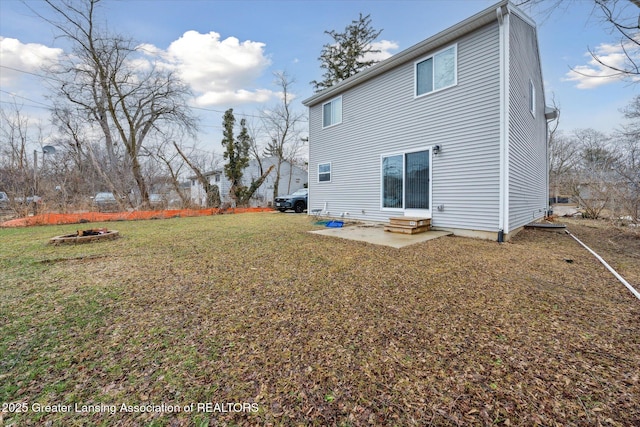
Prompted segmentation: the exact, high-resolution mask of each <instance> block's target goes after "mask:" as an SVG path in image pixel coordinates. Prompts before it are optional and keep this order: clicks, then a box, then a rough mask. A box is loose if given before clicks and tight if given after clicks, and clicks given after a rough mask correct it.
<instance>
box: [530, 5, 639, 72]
mask: <svg viewBox="0 0 640 427" xmlns="http://www.w3.org/2000/svg"><path fill="white" fill-rule="evenodd" d="M574 1H575V0H574ZM592 1H593V6H594V15H596V16H598V17H599V18H600V19H601V20H602V21H603V23H604V25H605V26H606V27H607V28H608V30H609V31H610V32H611V34H613V35H614V36H615V37H616V38H617V43H618V44H619V46H620V51H621V54H622V56H623V57H624V60H623V61H622V62H621V63H617V62H616V63H614V62H610V61H609V60H608V59H606V58H605V57H603V56H602V55H600V54H599V53H598V52H597V51H596V50H594V49H593V48H591V47H587V49H588V51H589V53H590V54H591V56H592V57H593V59H594V60H595V61H596V62H597V63H599V64H600V65H602V66H603V67H605V68H607V69H608V70H610V72H611V74H609V75H608V76H606V77H621V78H624V79H627V80H629V81H630V82H632V83H635V82H638V81H640V79H638V78H637V77H638V76H640V64H638V61H640V37H639V32H640V13H639V11H640V1H638V0H592ZM572 3H573V2H572V1H567V0H522V1H520V2H519V3H518V5H528V6H530V7H533V8H538V10H539V11H540V13H541V14H542V15H543V16H549V15H551V14H552V13H554V12H556V11H557V10H558V9H562V10H564V11H570V10H571V4H572ZM573 71H575V72H576V73H578V74H582V75H585V76H588V77H603V76H593V75H590V74H589V73H587V72H582V71H578V70H576V69H574V70H573Z"/></svg>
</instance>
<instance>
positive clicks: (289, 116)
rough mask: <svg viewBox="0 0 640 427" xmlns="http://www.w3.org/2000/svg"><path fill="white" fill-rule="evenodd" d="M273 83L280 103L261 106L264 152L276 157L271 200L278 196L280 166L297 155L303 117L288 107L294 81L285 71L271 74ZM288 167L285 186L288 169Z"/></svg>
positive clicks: (290, 106)
mask: <svg viewBox="0 0 640 427" xmlns="http://www.w3.org/2000/svg"><path fill="white" fill-rule="evenodd" d="M274 76H275V82H276V84H277V85H278V87H279V88H280V90H281V91H280V102H279V103H278V104H276V105H274V106H273V107H271V108H267V109H265V110H264V111H263V112H262V114H263V119H262V120H263V126H264V129H265V132H266V134H267V135H268V138H269V140H270V142H269V143H268V144H267V147H266V148H265V154H267V155H269V156H273V157H275V159H276V164H275V173H276V178H275V181H274V185H273V199H274V200H275V199H276V197H278V196H279V191H280V179H281V173H280V172H281V168H282V164H283V163H284V162H285V161H292V160H293V158H294V157H295V156H296V155H297V153H298V150H299V148H300V145H301V139H300V130H299V126H300V123H302V121H303V120H304V119H305V116H304V114H302V113H298V112H295V111H294V110H293V107H292V101H293V98H294V97H293V94H292V93H291V86H292V85H293V83H294V82H295V80H294V79H293V78H291V77H290V76H289V75H288V74H287V73H286V72H285V71H280V72H276V73H274ZM292 169H293V168H289V170H290V173H289V175H290V176H289V186H290V179H291V175H292V174H291V172H292ZM289 190H290V188H288V189H287V192H288V191H289Z"/></svg>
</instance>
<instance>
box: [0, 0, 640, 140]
mask: <svg viewBox="0 0 640 427" xmlns="http://www.w3.org/2000/svg"><path fill="white" fill-rule="evenodd" d="M27 2H28V4H29V5H30V6H31V8H33V9H36V10H42V11H45V10H46V8H45V5H44V4H43V3H42V2H40V1H38V0H27ZM494 3H495V1H488V0H449V1H439V0H425V1H418V0H414V1H371V0H369V1H337V0H334V1H298V0H289V1H267V0H263V1H260V0H256V1H213V0H182V1H179V0H153V1H151V0H107V1H105V2H104V4H101V9H100V16H101V18H104V20H105V21H106V22H107V23H108V26H109V28H110V29H111V30H112V31H117V32H120V33H122V34H125V35H128V36H130V37H132V38H133V39H135V40H136V41H137V42H140V43H141V44H145V45H146V48H147V49H148V51H149V52H157V53H158V54H162V55H165V56H166V57H170V58H171V61H173V63H178V62H179V63H180V64H181V72H182V73H183V78H185V80H186V81H187V82H188V84H189V85H190V86H191V87H192V89H193V90H194V92H195V94H196V97H195V98H194V100H193V105H194V106H197V107H198V108H199V109H197V110H195V111H196V112H197V113H198V114H199V115H200V118H201V126H202V132H201V134H200V137H199V140H200V142H199V143H200V144H201V145H203V146H211V147H218V146H219V142H220V140H221V138H222V137H221V132H220V129H221V126H220V125H221V112H223V111H224V110H226V109H227V108H229V107H233V108H234V111H235V112H236V113H237V114H241V113H244V114H247V115H252V116H259V111H260V108H261V107H264V106H269V105H273V104H274V103H276V102H277V92H278V87H277V86H274V84H273V72H275V71H282V70H286V71H287V73H288V74H289V75H290V76H292V77H293V78H295V80H296V82H295V84H294V86H293V88H292V91H293V92H294V94H295V95H296V102H295V108H296V109H298V110H299V111H306V110H305V108H304V107H303V106H302V104H301V103H300V101H301V100H303V99H305V98H307V97H308V96H310V95H311V94H312V93H313V90H312V87H311V85H310V84H309V82H310V81H311V80H314V79H321V74H322V72H321V69H320V67H319V65H320V64H319V62H318V60H317V58H318V56H319V54H320V50H321V48H322V45H323V44H325V43H327V42H329V41H330V38H329V36H327V35H326V34H324V31H325V30H330V29H335V30H342V29H344V27H345V26H346V25H348V24H349V23H350V22H351V20H353V19H357V17H358V14H359V13H360V12H362V13H363V14H371V18H372V22H373V26H374V27H375V28H377V29H383V32H382V34H381V36H380V37H379V39H378V40H379V41H380V42H381V43H382V44H381V47H382V48H383V52H384V53H383V54H384V55H386V56H389V55H391V54H394V53H398V52H400V51H402V50H404V49H406V48H408V47H410V46H412V45H414V44H416V43H418V42H420V41H422V40H424V39H426V38H428V37H430V36H432V35H434V34H436V33H437V32H439V31H441V30H443V29H446V28H447V27H449V26H451V25H454V24H455V23H457V22H459V21H461V20H463V19H465V18H467V17H469V16H471V15H473V14H475V13H477V12H479V11H481V10H483V9H485V8H487V7H489V6H491V5H492V4H494ZM567 4H568V5H569V6H565V8H564V9H559V10H557V11H556V13H554V14H552V15H550V16H548V15H547V14H545V13H543V12H541V11H539V10H532V11H531V10H530V11H528V13H529V14H530V16H532V18H533V19H534V20H535V21H537V22H538V37H539V44H540V50H541V58H542V66H543V75H544V79H545V86H546V87H545V89H546V95H547V103H550V102H551V100H550V98H551V94H552V93H553V94H554V96H555V99H556V102H557V103H558V104H559V105H560V107H561V111H562V115H561V126H560V127H561V129H563V130H565V131H567V132H570V131H571V130H573V129H576V128H588V127H591V128H595V129H597V130H601V131H603V132H611V131H613V130H614V129H616V128H617V127H619V125H620V124H621V123H622V115H621V113H620V111H619V110H620V108H622V107H624V106H626V105H627V104H628V103H629V101H630V100H631V98H632V97H633V96H635V95H637V94H638V86H637V84H635V85H634V84H630V83H629V82H624V81H619V80H615V79H606V78H599V79H593V78H591V79H587V78H584V77H580V76H577V77H576V76H575V75H574V79H573V80H571V79H570V75H569V74H568V73H569V72H570V70H571V68H572V67H574V68H576V67H591V68H593V65H590V64H589V61H590V59H591V58H590V57H589V56H588V53H587V49H588V48H591V49H597V50H599V51H601V52H603V54H607V55H615V54H616V52H615V50H616V49H615V46H613V47H612V46H610V45H613V44H615V43H616V39H615V37H614V36H613V35H611V34H610V33H608V32H607V31H606V29H605V27H604V26H603V25H602V24H600V22H599V21H598V19H597V16H595V15H594V14H593V2H592V1H590V0H575V1H573V2H570V3H567ZM0 37H2V39H1V40H0V55H1V56H0V65H1V66H2V67H1V68H0V90H1V91H0V101H1V102H2V104H0V105H1V106H2V107H3V108H7V107H9V104H7V103H8V102H12V101H13V100H15V101H16V102H18V103H22V104H24V111H25V112H28V113H29V114H34V115H37V116H39V117H40V118H41V120H42V121H43V122H46V120H47V113H46V110H45V109H44V108H32V107H31V106H34V105H35V106H40V107H42V104H37V103H36V102H41V103H43V104H45V105H46V104H47V101H46V100H45V99H44V98H43V94H44V92H45V89H44V86H43V84H42V82H40V81H39V80H38V78H37V77H34V76H33V75H31V74H27V73H25V71H26V72H28V73H34V74H38V73H39V69H38V67H39V66H40V64H41V62H43V61H45V60H46V59H53V60H55V58H56V57H57V55H59V54H60V52H61V51H60V50H56V49H65V47H66V46H65V45H64V41H63V40H61V39H56V38H55V33H54V30H53V29H52V28H51V27H50V26H48V25H47V24H45V23H43V22H42V21H41V20H40V19H39V18H37V17H35V16H34V14H33V12H31V11H30V10H29V9H28V8H27V7H26V6H25V5H24V4H23V3H21V2H20V1H18V0H3V1H2V2H0ZM611 58H614V56H611ZM15 70H20V71H15ZM593 71H595V72H597V71H598V70H595V69H594V70H593ZM15 95H17V96H18V97H15Z"/></svg>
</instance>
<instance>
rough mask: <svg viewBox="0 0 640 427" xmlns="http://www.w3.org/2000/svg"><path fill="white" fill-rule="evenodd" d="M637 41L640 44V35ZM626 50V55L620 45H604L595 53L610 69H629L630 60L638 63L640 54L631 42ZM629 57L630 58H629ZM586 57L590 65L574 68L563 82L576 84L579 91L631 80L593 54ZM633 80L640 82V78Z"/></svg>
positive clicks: (586, 54) (633, 79)
mask: <svg viewBox="0 0 640 427" xmlns="http://www.w3.org/2000/svg"><path fill="white" fill-rule="evenodd" d="M636 41H638V42H640V34H639V35H637V36H636ZM624 49H625V50H626V53H625V51H624V50H623V47H622V46H621V45H620V44H608V43H602V44H600V45H598V46H597V47H596V48H595V49H594V51H593V53H594V54H595V56H596V57H597V58H598V59H599V60H600V61H601V62H602V63H604V64H607V65H608V66H609V67H613V68H618V69H626V68H628V67H629V58H631V59H633V60H634V61H636V62H637V61H638V60H640V52H639V51H638V44H637V43H633V42H630V41H629V42H627V43H625V45H624ZM627 55H629V56H628V57H627ZM585 56H587V57H588V58H590V60H589V61H588V63H587V64H584V65H577V66H575V67H573V69H572V70H571V71H569V72H568V73H567V74H566V78H564V79H563V81H570V82H576V87H577V88H578V89H593V88H595V87H598V86H602V85H605V84H609V83H614V82H619V81H621V80H625V79H629V76H625V75H622V74H620V73H618V72H616V71H615V70H612V69H611V68H609V67H607V66H605V65H603V64H601V63H600V62H599V61H597V60H596V59H595V58H594V57H593V56H592V55H591V53H589V52H587V53H585ZM631 80H632V81H640V78H639V77H638V76H632V77H631Z"/></svg>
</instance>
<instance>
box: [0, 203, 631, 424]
mask: <svg viewBox="0 0 640 427" xmlns="http://www.w3.org/2000/svg"><path fill="white" fill-rule="evenodd" d="M99 226H101V225H96V227H99ZM105 226H107V227H109V228H115V229H117V230H119V231H120V233H121V235H122V238H120V239H118V240H113V241H106V242H99V243H93V244H86V245H77V246H74V245H62V246H57V247H54V246H49V245H47V241H48V239H49V238H50V237H53V236H56V235H61V234H68V233H72V232H74V231H75V229H76V228H77V226H73V225H71V226H48V227H33V228H26V229H0V239H1V241H2V246H3V250H2V253H1V254H0V266H1V268H2V275H3V276H2V281H1V283H0V354H1V356H2V357H1V358H0V402H24V403H27V404H28V406H29V411H28V412H26V413H18V414H16V413H9V412H5V413H3V414H2V415H0V417H2V418H0V421H1V422H4V423H5V424H15V425H40V424H43V423H47V422H48V423H49V425H52V426H56V425H60V426H62V425H64V426H74V425H78V426H80V425H88V424H95V425H101V424H102V425H114V424H119V423H120V424H122V425H159V426H164V425H202V426H206V425H221V424H222V425H247V424H248V425H252V424H257V425H265V424H269V425H298V424H304V425H371V424H372V425H427V424H429V423H431V424H432V425H468V424H479V425H482V424H493V423H498V424H514V425H535V424H542V425H554V424H569V425H571V424H573V425H580V424H594V425H595V424H598V423H600V424H603V425H604V424H609V425H620V426H625V425H634V423H638V421H640V409H639V408H638V405H637V402H638V400H639V398H640V379H639V377H638V372H640V354H639V352H638V351H637V350H638V348H639V347H640V333H639V332H640V305H639V304H638V301H637V300H635V299H633V297H632V296H631V295H630V293H628V291H627V290H626V289H625V288H624V286H622V285H620V284H619V283H617V282H616V280H615V279H614V278H613V277H612V276H611V275H610V274H609V273H608V272H607V271H606V270H605V269H604V268H602V267H601V266H600V265H599V264H598V263H597V262H594V260H593V258H592V257H591V255H589V254H588V253H587V252H586V251H584V250H583V249H582V248H581V247H579V246H578V245H577V244H576V243H575V242H574V241H573V240H572V239H570V238H569V237H568V236H565V235H559V234H555V233H545V232H539V231H523V232H522V233H521V234H520V235H519V236H518V237H517V238H516V239H515V240H514V241H513V242H512V243H509V244H503V245H500V244H497V243H495V242H488V241H481V240H475V239H464V238H457V237H447V238H441V239H437V240H433V241H429V242H425V243H422V244H418V245H414V246H410V247H407V248H403V249H400V250H398V249H393V248H386V247H380V246H374V245H369V244H365V243H360V242H354V241H347V240H344V241H343V240H340V239H335V238H331V237H326V236H318V235H313V234H309V233H307V232H306V231H308V230H311V229H313V228H317V227H316V226H314V225H313V220H312V219H311V218H309V217H307V216H304V215H292V214H278V213H274V214H271V213H261V214H243V215H218V216H211V217H198V218H181V219H168V220H162V221H135V222H119V223H110V224H105ZM589 230H591V228H585V229H584V230H582V229H580V230H579V231H580V232H583V233H588V232H589ZM572 231H573V230H572ZM576 234H578V236H579V237H580V238H581V239H583V238H585V235H584V234H583V235H581V234H579V233H577V232H576ZM626 241H627V240H625V239H622V238H618V239H617V240H616V241H615V244H616V246H615V248H616V250H615V251H611V252H600V254H601V255H602V256H603V257H605V259H607V257H610V258H615V257H617V256H620V257H624V258H621V260H622V261H623V262H622V265H627V264H629V263H632V262H633V260H634V258H633V257H632V256H631V258H630V256H629V255H628V254H627V252H624V251H618V249H619V246H620V245H622V244H623V243H622V242H626ZM603 250H605V251H606V248H603ZM565 259H572V260H573V261H574V262H573V263H571V264H569V263H567V262H566V261H565ZM615 259H617V258H615ZM636 265H637V264H636ZM34 404H40V405H74V404H79V405H99V404H102V405H104V407H108V408H110V407H111V406H112V405H115V406H117V410H116V411H114V413H109V412H108V411H102V412H93V413H76V412H71V413H58V412H42V411H41V412H39V413H38V412H34V411H33V410H32V405H34ZM122 404H125V405H132V406H136V405H137V406H138V407H140V405H142V407H145V405H163V404H164V405H165V406H166V405H175V406H176V407H179V408H181V410H180V411H164V412H162V411H156V410H153V411H145V412H123V411H121V410H120V406H121V405H122ZM191 404H193V405H194V410H193V411H185V410H184V408H185V406H188V405H191ZM198 404H201V405H202V406H201V407H198V406H197V405H198ZM207 404H209V406H207ZM216 404H217V405H218V406H215V405H216ZM234 404H240V405H242V404H246V405H249V406H248V408H250V409H251V410H244V409H243V410H238V409H242V408H247V407H242V406H236V407H235V409H234V406H233V405H234ZM225 405H227V406H225ZM229 405H231V406H229ZM251 405H255V406H251ZM253 408H255V411H253Z"/></svg>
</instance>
